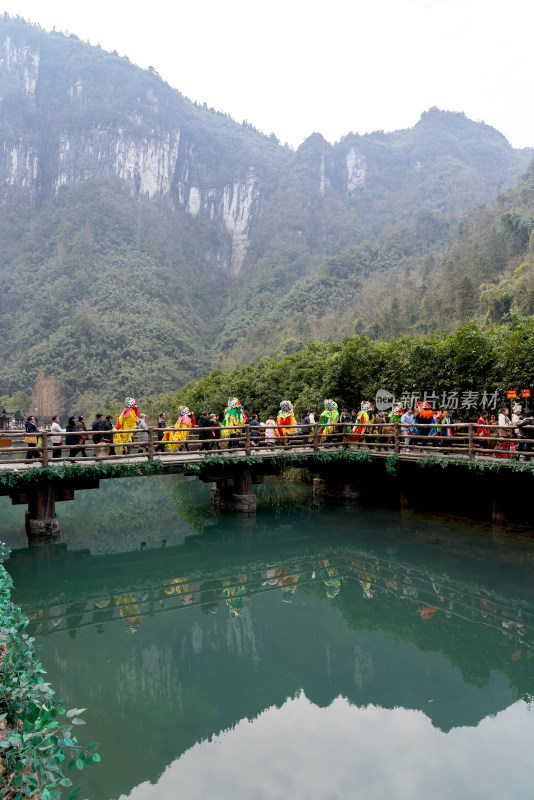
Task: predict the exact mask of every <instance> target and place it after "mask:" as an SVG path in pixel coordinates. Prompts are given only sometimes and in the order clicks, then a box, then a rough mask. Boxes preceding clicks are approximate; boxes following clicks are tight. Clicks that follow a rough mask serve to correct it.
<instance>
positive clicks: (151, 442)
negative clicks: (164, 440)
mask: <svg viewBox="0 0 534 800" xmlns="http://www.w3.org/2000/svg"><path fill="white" fill-rule="evenodd" d="M148 460H149V461H153V460H154V428H152V427H150V428H149V429H148Z"/></svg>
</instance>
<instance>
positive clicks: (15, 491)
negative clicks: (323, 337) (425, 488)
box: [0, 423, 534, 538]
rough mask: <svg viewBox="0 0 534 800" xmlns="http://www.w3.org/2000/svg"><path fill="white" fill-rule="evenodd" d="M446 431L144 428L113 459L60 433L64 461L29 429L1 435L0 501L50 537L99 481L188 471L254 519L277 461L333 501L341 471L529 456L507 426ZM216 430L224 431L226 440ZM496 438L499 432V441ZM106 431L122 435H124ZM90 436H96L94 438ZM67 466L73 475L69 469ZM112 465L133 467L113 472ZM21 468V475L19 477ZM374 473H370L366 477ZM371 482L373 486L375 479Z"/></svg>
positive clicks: (347, 490)
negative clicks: (68, 506)
mask: <svg viewBox="0 0 534 800" xmlns="http://www.w3.org/2000/svg"><path fill="white" fill-rule="evenodd" d="M446 427H447V433H448V435H446V436H445V435H439V436H438V435H432V436H431V435H429V434H430V431H431V429H435V426H434V425H420V426H418V430H417V431H416V432H413V433H411V434H406V431H405V428H404V426H402V425H401V424H400V423H380V424H375V423H372V424H369V425H367V426H363V429H362V430H360V431H359V432H358V434H356V433H354V431H353V430H352V429H351V428H350V427H348V426H347V424H345V423H343V424H342V423H338V424H336V425H335V426H332V430H333V432H331V433H330V434H329V435H324V433H323V432H322V430H321V428H320V427H319V425H318V424H317V423H316V424H314V425H312V426H310V430H309V433H302V432H301V431H300V430H299V429H297V432H294V431H295V428H294V427H293V428H291V429H290V430H288V431H286V430H284V426H280V427H278V431H279V433H280V435H278V436H276V437H275V439H274V440H269V439H266V438H265V436H264V433H265V431H264V429H263V428H258V427H253V426H250V425H248V424H247V425H243V426H242V427H241V428H239V429H235V428H219V429H217V430H218V432H220V433H222V436H223V438H221V439H215V438H211V439H204V440H202V439H199V432H200V431H206V430H207V431H208V433H210V432H211V429H209V428H208V429H202V428H201V429H198V428H195V429H192V430H190V431H188V437H187V439H185V440H183V441H182V442H179V441H170V442H164V441H161V440H160V439H159V438H158V435H161V434H162V433H165V432H166V431H169V432H171V433H174V432H175V429H174V428H172V427H170V428H165V429H158V428H156V427H149V428H148V429H147V430H146V433H147V441H139V440H138V435H139V431H138V430H132V431H127V433H128V434H130V433H131V441H129V442H118V441H114V442H113V443H111V447H112V448H113V450H114V452H113V453H110V443H106V442H100V443H98V444H95V443H94V442H93V441H92V432H91V431H78V432H72V433H70V432H69V435H70V436H75V437H77V438H79V439H80V444H79V445H78V447H74V448H73V449H75V450H77V449H78V448H79V447H83V448H84V453H85V455H78V454H77V455H75V456H73V457H70V456H69V455H68V452H69V451H70V449H71V448H69V447H68V446H65V445H63V444H62V445H53V444H52V441H51V434H50V431H46V430H43V431H42V432H39V434H38V440H37V441H36V442H35V443H34V442H30V443H27V442H26V441H25V440H26V438H27V434H26V433H24V432H23V431H9V432H6V433H4V434H3V436H4V438H3V439H0V495H1V494H3V495H9V496H10V497H11V500H12V502H13V503H15V504H26V505H27V506H28V510H27V512H26V530H27V533H28V536H29V537H30V538H43V537H45V538H57V537H58V535H59V521H58V519H57V516H56V512H55V503H56V502H58V501H64V500H71V499H73V497H74V492H75V491H76V490H81V489H91V488H98V486H99V480H100V479H103V478H113V477H127V476H129V475H132V474H167V473H182V474H194V475H197V476H198V477H199V478H200V479H201V480H202V481H204V482H207V483H214V484H215V486H214V488H212V490H211V502H212V505H213V506H214V508H217V509H221V510H230V511H236V512H245V513H254V512H255V510H256V496H255V494H254V493H253V490H252V486H253V484H257V483H262V482H263V478H264V476H265V475H272V474H278V473H279V472H280V470H281V469H282V468H283V467H284V466H286V465H287V464H294V465H296V466H302V467H305V468H307V469H308V471H309V472H310V473H313V474H315V476H316V477H315V479H314V489H315V491H316V494H317V495H318V496H319V495H321V496H322V497H329V498H330V499H334V500H336V499H340V498H344V499H347V498H350V497H352V496H354V495H357V496H360V495H361V494H362V491H363V487H362V486H361V485H360V486H358V488H356V489H355V488H354V482H351V481H350V480H348V478H347V477H346V475H345V476H344V475H343V474H342V473H343V470H344V471H345V473H347V472H348V471H349V466H350V465H352V466H354V465H355V464H356V463H359V464H360V465H361V464H362V463H364V462H366V463H367V464H369V462H371V463H373V462H374V463H375V465H376V464H381V466H382V473H384V466H386V468H387V467H391V465H392V462H395V464H397V463H398V464H401V465H402V464H414V463H415V464H417V463H418V462H421V461H425V462H428V461H429V460H430V461H432V458H431V457H436V458H437V459H438V460H439V462H440V464H441V466H443V465H446V464H447V462H451V463H454V464H460V465H462V464H465V465H466V466H469V467H473V465H477V464H478V465H479V466H480V467H481V468H482V467H490V469H493V470H495V469H496V467H499V468H501V467H504V466H514V468H515V470H517V465H518V461H519V460H520V459H521V460H526V459H530V456H531V450H532V446H533V445H534V439H523V438H522V439H518V438H515V436H514V432H513V428H510V429H509V430H506V431H503V429H502V428H499V429H497V428H488V432H489V435H488V436H485V437H484V436H479V435H478V433H479V432H480V426H479V425H477V424H475V423H456V424H451V425H447V426H446ZM493 431H495V432H493ZM225 432H227V433H228V434H230V435H228V436H227V437H226V438H225ZM442 432H443V431H442ZM503 432H504V433H507V434H508V435H507V436H502V435H501V436H499V433H503ZM110 433H114V434H123V433H124V431H113V432H110ZM97 435H101V434H100V432H98V433H97ZM84 437H85V439H84ZM117 438H118V437H117ZM519 448H521V449H519ZM58 450H60V451H61V456H60V457H54V456H59V453H58V452H57V451H58ZM323 454H324V455H323ZM358 454H359V455H358ZM392 457H393V458H392ZM336 462H338V463H337V464H336ZM70 465H74V466H75V467H76V468H75V469H69V466H70ZM106 465H107V468H106ZM121 465H130V466H131V467H134V468H135V469H134V470H128V469H121V468H120V467H121ZM492 465H493V467H492ZM55 468H57V470H56V469H55ZM95 468H96V469H95ZM28 470H31V473H30V474H26V473H27V471H28ZM524 470H525V471H526V472H528V475H529V476H530V475H531V471H530V465H528V464H525V465H524ZM367 473H368V474H369V476H371V470H369V469H367ZM382 473H380V474H382ZM388 473H391V469H388ZM9 474H10V477H8V475H9ZM377 474H378V473H376V472H375V473H373V476H374V477H373V480H374V478H375V477H376V476H377ZM466 474H467V473H466ZM488 474H489V471H488ZM30 477H31V480H29V478H30ZM370 480H371V478H370V479H369V481H368V482H370ZM379 480H380V481H382V478H380V476H379ZM360 484H361V481H360ZM367 489H368V487H367V488H365V491H367ZM460 491H461V489H460ZM408 493H409V492H408ZM407 496H408V495H407V489H406V487H403V488H402V489H401V492H400V505H401V508H402V507H405V506H406V505H407V504H408V499H407ZM491 516H492V519H493V521H494V522H503V521H504V520H505V517H506V514H505V512H504V511H503V510H502V508H501V503H500V501H499V500H498V499H497V500H496V498H495V493H494V492H493V506H492V514H491Z"/></svg>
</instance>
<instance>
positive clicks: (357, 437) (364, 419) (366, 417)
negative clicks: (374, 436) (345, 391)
mask: <svg viewBox="0 0 534 800" xmlns="http://www.w3.org/2000/svg"><path fill="white" fill-rule="evenodd" d="M373 408H374V406H373V404H372V403H370V402H369V401H368V400H364V401H363V402H362V403H361V404H360V412H359V414H358V415H357V417H356V425H354V426H353V428H352V433H353V436H351V437H349V441H351V442H363V443H365V436H364V433H370V432H371V431H370V428H369V427H368V426H369V425H370V424H371V421H372V420H371V417H370V413H371V411H372V410H373Z"/></svg>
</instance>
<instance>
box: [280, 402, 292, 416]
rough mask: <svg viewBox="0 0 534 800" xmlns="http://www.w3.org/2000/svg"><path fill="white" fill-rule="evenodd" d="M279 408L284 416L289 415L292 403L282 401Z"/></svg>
mask: <svg viewBox="0 0 534 800" xmlns="http://www.w3.org/2000/svg"><path fill="white" fill-rule="evenodd" d="M280 408H281V409H282V411H283V412H284V413H285V414H290V413H291V411H293V403H292V402H291V400H282V402H281V403H280Z"/></svg>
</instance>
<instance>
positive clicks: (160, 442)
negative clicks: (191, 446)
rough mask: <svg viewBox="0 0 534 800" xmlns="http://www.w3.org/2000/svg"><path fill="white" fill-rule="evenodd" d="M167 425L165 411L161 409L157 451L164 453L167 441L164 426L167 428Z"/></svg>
mask: <svg viewBox="0 0 534 800" xmlns="http://www.w3.org/2000/svg"><path fill="white" fill-rule="evenodd" d="M166 427H167V425H166V423H165V412H164V411H160V414H159V417H158V443H157V445H156V452H157V453H164V452H165V442H164V441H163V430H162V428H166Z"/></svg>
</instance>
